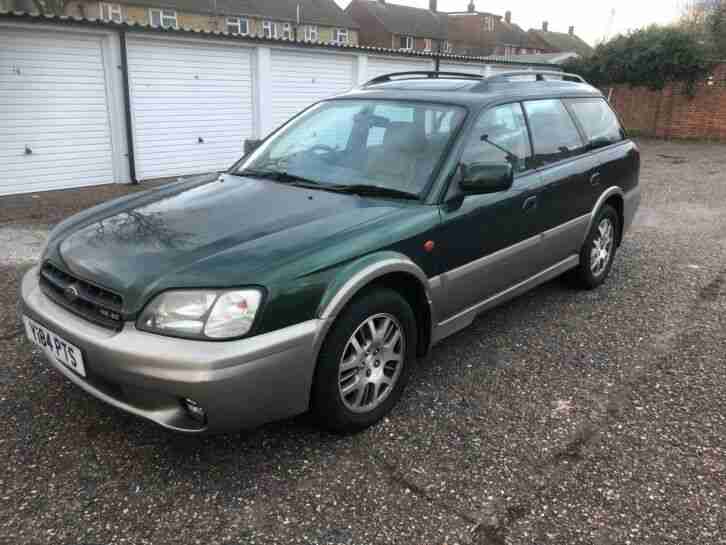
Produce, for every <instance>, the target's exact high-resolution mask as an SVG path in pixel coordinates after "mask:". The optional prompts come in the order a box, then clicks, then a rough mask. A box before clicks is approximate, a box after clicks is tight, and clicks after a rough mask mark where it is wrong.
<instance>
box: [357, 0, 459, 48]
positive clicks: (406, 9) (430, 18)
mask: <svg viewBox="0 0 726 545" xmlns="http://www.w3.org/2000/svg"><path fill="white" fill-rule="evenodd" d="M353 1H357V2H358V5H359V6H363V7H365V8H366V9H367V10H368V12H369V13H370V14H371V15H373V16H374V17H376V18H377V19H378V20H379V21H380V22H381V24H382V25H383V26H384V27H385V29H386V30H387V31H388V32H391V33H393V34H404V35H407V36H415V37H418V38H435V39H439V40H445V39H446V38H447V32H446V27H447V17H446V14H442V13H435V12H432V11H430V10H428V9H421V8H413V7H410V6H401V5H399V4H391V3H389V2H379V1H377V0H353Z"/></svg>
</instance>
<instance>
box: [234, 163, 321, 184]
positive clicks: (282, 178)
mask: <svg viewBox="0 0 726 545" xmlns="http://www.w3.org/2000/svg"><path fill="white" fill-rule="evenodd" d="M237 174H238V175H239V176H250V177H252V178H263V179H266V180H274V181H276V182H282V183H289V184H291V185H296V186H300V187H313V188H316V189H318V188H319V189H326V187H327V186H326V185H325V184H322V183H320V182H317V181H315V180H311V179H309V178H303V177H302V176H297V175H295V174H290V173H289V172H282V171H280V170H261V169H260V170H257V169H254V168H249V169H245V170H241V171H239V172H237Z"/></svg>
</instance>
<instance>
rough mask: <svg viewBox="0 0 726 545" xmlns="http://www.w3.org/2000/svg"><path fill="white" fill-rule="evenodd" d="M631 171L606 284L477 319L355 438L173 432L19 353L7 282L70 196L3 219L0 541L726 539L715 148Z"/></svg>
mask: <svg viewBox="0 0 726 545" xmlns="http://www.w3.org/2000/svg"><path fill="white" fill-rule="evenodd" d="M643 152H644V168H643V179H642V183H643V189H644V200H643V205H642V208H641V210H640V213H639V215H638V217H637V219H636V223H635V225H634V228H633V231H632V232H631V234H630V236H629V237H628V239H627V240H626V241H625V243H624V245H623V247H622V248H621V251H620V253H619V255H618V258H617V260H616V264H615V267H614V269H613V273H612V276H611V279H610V280H609V281H608V282H607V284H606V285H605V286H603V287H602V288H600V289H598V290H596V291H593V292H580V291H573V290H571V289H569V288H568V287H567V286H566V285H565V284H564V283H562V282H561V281H554V282H551V283H549V284H547V285H545V286H542V287H541V288H539V289H537V290H535V291H534V292H532V293H530V294H527V295H525V296H523V297H521V298H519V299H517V300H515V301H513V302H511V303H509V304H507V305H505V306H503V307H500V308H498V309H495V310H493V311H491V312H488V313H487V314H485V315H483V316H482V317H480V318H479V319H478V320H477V321H476V322H475V323H474V324H473V326H472V327H471V328H469V329H467V330H465V331H463V332H461V333H459V334H457V335H456V336H454V337H452V338H450V339H448V340H447V341H445V342H444V343H442V344H441V345H439V346H437V347H436V348H435V349H434V350H433V353H432V354H431V355H430V356H429V357H428V358H427V359H426V360H424V361H421V362H420V365H419V366H418V368H417V369H416V370H415V371H414V373H413V376H412V379H411V382H410V386H409V388H408V390H407V392H406V394H405V395H404V398H403V400H402V402H401V404H400V405H399V406H398V407H397V409H396V410H395V411H394V412H393V414H392V416H391V417H390V418H389V419H386V420H385V421H384V422H383V423H381V424H380V425H378V426H376V427H374V428H372V429H371V430H369V431H367V432H365V433H363V434H360V435H358V436H355V437H336V436H332V435H329V434H325V433H321V432H319V431H317V430H316V429H315V428H314V427H313V426H312V425H311V423H310V422H309V421H308V419H307V417H300V418H297V419H294V420H290V421H285V422H281V423H277V424H273V425H269V426H266V427H264V428H261V429H258V430H255V431H251V432H244V433H239V434H232V435H225V436H213V437H204V438H195V437H186V436H180V435H175V434H172V433H168V432H165V431H164V430H161V429H160V428H158V427H156V426H154V425H152V424H148V423H146V422H144V421H141V420H138V419H136V418H134V417H131V416H127V415H125V414H123V413H121V412H119V411H116V410H114V409H112V408H110V407H108V406H106V405H104V404H102V403H101V402H98V401H96V400H94V399H93V398H91V397H89V396H88V395H86V394H84V393H83V392H82V391H81V390H79V389H78V388H76V387H74V386H73V385H72V384H70V383H69V382H68V381H66V380H63V379H62V378H61V377H60V376H59V375H58V374H57V373H55V372H54V371H51V370H49V369H48V366H47V365H46V364H45V363H44V362H43V360H42V358H41V357H40V355H39V354H38V353H37V352H36V351H34V350H32V349H31V348H30V346H29V345H28V344H27V343H26V342H25V341H24V340H23V339H22V338H21V336H20V335H19V333H18V330H17V324H16V323H15V304H16V282H17V278H18V275H19V270H20V269H23V268H25V267H27V263H28V262H30V261H32V259H33V258H34V255H35V253H36V252H37V249H38V248H39V245H38V243H39V241H40V240H41V239H42V236H43V229H44V228H47V224H49V223H53V222H55V221H57V217H51V216H53V214H55V216H59V215H62V214H63V213H67V212H70V211H72V210H73V209H74V208H77V207H78V202H77V199H74V198H73V197H72V195H73V192H67V193H68V194H69V195H71V197H63V194H55V195H54V196H53V206H52V207H51V206H50V204H49V198H48V197H47V196H42V197H40V198H38V199H35V200H36V203H34V204H32V203H31V205H29V206H28V207H27V210H26V212H24V213H18V212H17V210H18V208H17V206H16V207H15V208H12V207H8V206H6V202H5V200H3V199H0V214H3V213H5V210H8V209H10V210H15V213H14V214H15V215H14V216H11V217H10V220H12V221H11V222H10V223H6V224H5V225H4V226H2V225H0V247H1V248H3V250H0V287H2V288H4V289H2V290H1V291H0V313H1V315H2V316H3V317H5V319H4V320H2V323H0V361H1V362H2V365H1V366H0V457H2V459H3V460H4V463H3V464H2V466H1V467H0V543H3V544H4V543H7V544H11V543H12V544H13V545H16V544H46V543H47V544H68V545H70V544H73V545H76V544H79V545H80V544H86V545H90V544H98V545H101V544H103V545H111V544H120V543H128V544H134V545H136V544H154V545H158V544H166V543H183V544H196V543H200V544H203V545H216V544H218V545H236V544H248V543H259V544H274V543H285V544H287V543H308V544H312V543H319V544H356V545H357V544H360V545H370V544H378V543H401V544H411V545H419V544H421V545H427V544H449V545H453V544H455V543H459V544H466V543H474V544H486V545H502V544H537V545H541V544H557V545H562V544H568V545H569V544H574V543H583V544H596V545H606V544H613V545H614V544H629V543H632V544H641V543H648V544H658V545H661V544H664V543H673V544H699V545H701V544H712V543H726V365H725V364H726V361H725V354H726V147H724V146H718V145H708V144H680V143H662V142H650V141H647V142H644V143H643ZM93 191H94V190H87V192H86V194H88V193H91V194H92V193H93ZM115 191H118V189H115ZM86 198H88V197H87V196H86ZM64 199H65V200H64ZM86 204H90V202H86ZM3 207H5V208H3ZM44 207H46V208H44ZM44 210H45V211H46V212H48V213H44V212H43V211H44ZM50 210H52V213H51V212H50ZM6 221H7V220H6ZM38 221H42V222H43V224H38V223H37V222H38ZM19 233H20V234H19ZM19 236H20V237H21V238H18V237H19ZM8 248H9V250H8Z"/></svg>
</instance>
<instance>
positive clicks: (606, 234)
mask: <svg viewBox="0 0 726 545" xmlns="http://www.w3.org/2000/svg"><path fill="white" fill-rule="evenodd" d="M619 229H620V216H618V213H617V211H616V210H615V209H614V208H613V207H612V206H610V205H605V206H603V207H602V209H601V210H600V212H598V214H597V216H596V217H595V221H594V222H593V224H592V227H591V228H590V232H589V233H588V235H587V239H585V244H584V245H583V246H582V249H581V250H580V264H579V265H578V267H577V268H576V269H575V270H574V271H573V273H572V278H573V279H574V281H575V283H576V284H577V285H578V286H580V287H582V288H585V289H594V288H597V287H598V286H600V285H601V284H602V283H603V282H605V280H606V279H607V277H608V275H609V274H610V270H611V269H612V266H613V260H614V259H615V252H616V250H617V246H618V238H617V237H618V233H619Z"/></svg>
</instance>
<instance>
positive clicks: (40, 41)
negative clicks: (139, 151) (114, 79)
mask: <svg viewBox="0 0 726 545" xmlns="http://www.w3.org/2000/svg"><path fill="white" fill-rule="evenodd" d="M0 74H2V76H0V168H2V173H1V174H0V195H9V194H12V193H27V192H32V191H44V190H49V189H65V188H70V187H81V186H88V185H96V184H102V183H109V182H113V159H112V150H111V131H110V128H109V114H108V104H107V101H106V78H105V75H104V68H103V56H102V53H101V38H100V37H98V36H84V35H77V34H67V33H55V32H47V31H46V32H36V31H28V30H23V31H21V32H18V31H15V30H10V29H2V30H1V31H0Z"/></svg>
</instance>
